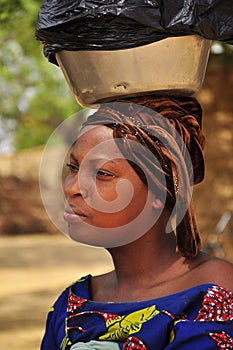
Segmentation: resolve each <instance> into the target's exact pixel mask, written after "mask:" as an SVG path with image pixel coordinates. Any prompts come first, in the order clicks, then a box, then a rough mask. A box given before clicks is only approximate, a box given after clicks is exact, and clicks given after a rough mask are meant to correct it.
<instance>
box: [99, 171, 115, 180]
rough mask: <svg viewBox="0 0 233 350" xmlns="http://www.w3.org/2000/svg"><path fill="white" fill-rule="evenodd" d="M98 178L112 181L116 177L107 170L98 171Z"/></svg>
mask: <svg viewBox="0 0 233 350" xmlns="http://www.w3.org/2000/svg"><path fill="white" fill-rule="evenodd" d="M96 177H98V178H102V179H111V178H113V177H115V176H114V175H113V174H112V173H110V172H109V171H106V170H96Z"/></svg>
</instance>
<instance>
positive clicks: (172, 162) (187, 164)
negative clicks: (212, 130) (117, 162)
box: [84, 96, 204, 256]
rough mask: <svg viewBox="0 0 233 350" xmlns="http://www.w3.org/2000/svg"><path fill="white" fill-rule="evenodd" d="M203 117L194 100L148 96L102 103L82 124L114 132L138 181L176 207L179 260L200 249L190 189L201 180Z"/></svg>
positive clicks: (169, 204)
mask: <svg viewBox="0 0 233 350" xmlns="http://www.w3.org/2000/svg"><path fill="white" fill-rule="evenodd" d="M201 117H202V110H201V107H200V105H199V103H198V102H197V101H196V99H194V98H191V97H187V98H186V97H182V98H181V97H179V98H169V97H154V96H146V97H135V98H131V99H130V100H127V99H121V100H118V101H116V102H113V103H111V104H109V103H106V104H102V105H101V106H100V108H99V109H98V110H97V112H95V113H94V114H93V115H91V116H90V117H89V118H88V119H87V121H86V123H85V124H84V126H86V125H105V126H107V127H110V128H112V129H113V136H114V138H115V139H117V141H118V140H122V142H117V145H118V147H119V148H120V150H121V152H122V153H123V155H124V156H125V157H126V159H127V158H128V159H130V161H129V162H130V164H131V165H132V167H133V168H134V170H135V171H136V172H137V174H138V175H139V176H140V178H141V179H142V181H143V182H144V183H145V184H146V185H147V186H148V185H149V188H150V189H151V188H152V191H154V192H155V193H156V195H157V196H158V197H159V195H160V194H161V195H162V194H163V193H165V194H166V203H165V207H166V208H169V209H170V210H171V211H172V210H173V209H174V208H175V214H176V217H179V218H180V220H179V222H178V224H177V225H176V230H175V231H176V239H177V248H178V250H179V252H180V253H181V254H182V255H183V256H195V255H196V254H197V252H198V250H199V248H200V236H199V232H198V229H197V225H196V222H195V218H194V212H193V207H192V203H191V198H189V188H190V185H192V184H193V183H194V184H196V183H199V182H201V181H202V180H203V177H204V158H203V152H202V149H203V147H204V136H203V134H202V131H201ZM129 140H133V141H136V143H138V144H140V145H143V146H144V147H145V149H149V151H150V152H149V153H148V152H143V148H142V147H140V148H138V150H137V147H136V146H135V142H134V143H133V145H132V142H128V141H129ZM150 154H151V155H152V157H151V156H150ZM129 155H130V157H129ZM155 159H156V161H155ZM189 160H190V161H189ZM145 174H146V176H145ZM161 174H162V175H163V177H165V180H166V181H165V184H164V182H163V181H161ZM148 181H149V184H148ZM173 214H174V210H173Z"/></svg>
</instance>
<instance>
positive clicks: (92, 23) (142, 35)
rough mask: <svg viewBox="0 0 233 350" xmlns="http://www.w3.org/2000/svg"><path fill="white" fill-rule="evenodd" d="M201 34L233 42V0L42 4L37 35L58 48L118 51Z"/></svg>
mask: <svg viewBox="0 0 233 350" xmlns="http://www.w3.org/2000/svg"><path fill="white" fill-rule="evenodd" d="M191 34H199V35H201V36H203V37H205V38H207V39H212V40H219V41H224V42H226V43H229V44H233V0H154V1H153V0H138V1H132V0H119V1H112V0H102V1H98V0H96V1H95V0H93V1H88V0H87V1H85V0H76V1H75V0H63V1H61V0H44V2H43V4H42V6H41V8H40V12H39V16H38V21H37V27H36V37H37V38H38V39H39V40H41V41H42V42H43V43H44V52H45V55H46V56H47V57H48V58H49V60H50V61H51V62H53V63H56V59H55V56H54V54H55V53H56V52H57V51H59V50H118V49H126V48H132V47H136V46H141V45H145V44H149V43H152V42H155V41H158V40H161V39H165V38H166V37H170V36H182V35H191Z"/></svg>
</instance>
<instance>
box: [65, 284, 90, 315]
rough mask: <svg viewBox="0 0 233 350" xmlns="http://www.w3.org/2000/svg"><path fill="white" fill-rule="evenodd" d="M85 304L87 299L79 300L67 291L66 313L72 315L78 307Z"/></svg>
mask: <svg viewBox="0 0 233 350" xmlns="http://www.w3.org/2000/svg"><path fill="white" fill-rule="evenodd" d="M86 302H87V299H83V298H79V297H77V296H76V295H75V294H73V293H72V292H71V289H70V290H69V296H68V305H67V312H70V313H73V312H74V311H76V310H77V309H78V308H79V307H80V306H82V305H83V304H84V303H86Z"/></svg>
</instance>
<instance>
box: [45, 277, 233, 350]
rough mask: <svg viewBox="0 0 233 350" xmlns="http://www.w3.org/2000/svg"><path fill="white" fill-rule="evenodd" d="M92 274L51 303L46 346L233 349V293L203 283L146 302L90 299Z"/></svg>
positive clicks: (49, 349)
mask: <svg viewBox="0 0 233 350" xmlns="http://www.w3.org/2000/svg"><path fill="white" fill-rule="evenodd" d="M90 278H91V276H90V275H88V276H86V277H83V278H81V279H80V280H78V281H77V282H75V283H74V284H72V285H71V286H69V287H68V288H67V289H66V290H65V291H64V292H63V293H62V294H61V295H60V296H59V298H58V300H57V301H56V303H55V304H54V306H53V307H52V308H51V310H50V312H49V314H48V318H47V325H46V332H45V335H44V338H43V341H42V345H41V350H80V349H81V350H89V349H90V350H91V349H92V350H119V349H122V350H162V349H165V350H171V349H179V350H184V349H185V350H188V349H192V350H210V349H211V350H212V349H213V350H214V349H233V294H232V293H231V292H230V291H229V290H226V289H225V288H223V287H221V286H219V285H212V284H202V285H199V286H196V287H193V288H190V289H187V290H184V291H182V292H179V293H175V294H172V295H168V296H165V297H161V298H157V299H152V300H147V301H140V302H128V303H124V302H121V303H119V302H116V303H115V302H109V303H103V302H94V301H92V300H90V292H89V290H90Z"/></svg>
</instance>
